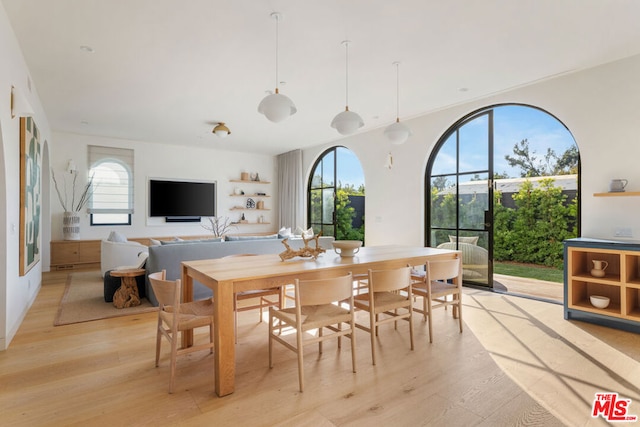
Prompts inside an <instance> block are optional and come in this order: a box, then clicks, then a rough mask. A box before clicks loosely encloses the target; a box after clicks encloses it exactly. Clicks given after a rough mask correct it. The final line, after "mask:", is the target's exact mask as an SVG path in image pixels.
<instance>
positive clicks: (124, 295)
mask: <svg viewBox="0 0 640 427" xmlns="http://www.w3.org/2000/svg"><path fill="white" fill-rule="evenodd" d="M145 272H146V271H145V270H144V269H142V268H134V269H130V270H111V273H110V274H111V277H120V280H121V283H122V284H121V285H120V287H119V288H118V290H117V291H116V293H115V294H113V305H114V306H115V307H116V308H127V307H135V306H137V305H140V295H139V294H138V285H137V283H136V277H138V276H143V275H144V274H145Z"/></svg>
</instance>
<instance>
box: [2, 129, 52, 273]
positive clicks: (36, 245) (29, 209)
mask: <svg viewBox="0 0 640 427" xmlns="http://www.w3.org/2000/svg"><path fill="white" fill-rule="evenodd" d="M7 142H8V141H7ZM41 173H42V151H41V146H40V132H39V130H38V128H37V127H36V123H35V121H34V120H33V119H32V118H31V117H26V118H25V117H21V118H20V233H19V239H20V251H19V262H20V269H19V271H20V276H24V275H25V274H27V272H28V271H29V270H31V268H32V267H33V266H34V265H36V264H37V263H38V262H39V261H40V253H41V252H42V250H41V248H40V241H41V240H42V237H41V234H40V224H42V225H44V221H41V200H42V184H41V182H42V176H41Z"/></svg>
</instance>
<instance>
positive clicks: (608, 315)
mask: <svg viewBox="0 0 640 427" xmlns="http://www.w3.org/2000/svg"><path fill="white" fill-rule="evenodd" d="M564 245H565V251H564V262H565V269H564V288H565V289H564V312H565V316H564V317H565V319H576V320H584V321H589V322H592V323H598V324H601V325H604V326H610V327H616V328H619V329H625V330H629V331H633V332H640V242H626V241H625V242H622V241H613V240H600V239H589V238H578V239H569V240H567V241H565V243H564ZM593 261H606V263H607V264H608V266H607V268H606V269H605V271H604V276H603V277H596V276H594V275H593V274H592V273H591V270H592V269H593V268H594V263H593ZM592 295H601V296H606V297H608V298H609V299H610V303H609V305H608V306H607V307H606V308H597V307H594V306H593V305H592V304H591V302H590V297H591V296H592Z"/></svg>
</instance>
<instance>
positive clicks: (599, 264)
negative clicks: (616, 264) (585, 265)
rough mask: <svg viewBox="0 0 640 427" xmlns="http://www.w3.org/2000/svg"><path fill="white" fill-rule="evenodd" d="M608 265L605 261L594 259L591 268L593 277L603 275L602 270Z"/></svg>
mask: <svg viewBox="0 0 640 427" xmlns="http://www.w3.org/2000/svg"><path fill="white" fill-rule="evenodd" d="M608 266H609V263H608V262H607V261H601V260H597V259H594V260H593V268H592V269H591V275H592V276H593V277H604V275H605V272H604V271H605V270H606V269H607V267H608Z"/></svg>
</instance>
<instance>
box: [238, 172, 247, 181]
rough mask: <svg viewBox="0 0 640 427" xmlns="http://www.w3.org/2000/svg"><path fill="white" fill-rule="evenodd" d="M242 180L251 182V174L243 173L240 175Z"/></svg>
mask: <svg viewBox="0 0 640 427" xmlns="http://www.w3.org/2000/svg"><path fill="white" fill-rule="evenodd" d="M240 180H241V181H249V172H242V173H241V174H240Z"/></svg>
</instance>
